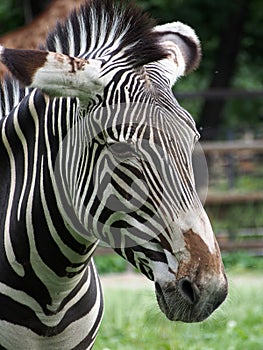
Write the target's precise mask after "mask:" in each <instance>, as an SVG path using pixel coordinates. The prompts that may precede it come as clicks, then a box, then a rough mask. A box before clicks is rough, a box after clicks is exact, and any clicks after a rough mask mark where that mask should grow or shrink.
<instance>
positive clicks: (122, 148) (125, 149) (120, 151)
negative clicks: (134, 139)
mask: <svg viewBox="0 0 263 350" xmlns="http://www.w3.org/2000/svg"><path fill="white" fill-rule="evenodd" d="M108 148H109V150H110V151H111V152H112V153H113V154H114V155H115V156H117V157H120V158H128V157H131V156H134V154H135V147H134V144H133V143H127V142H118V143H113V144H110V145H109V147H108Z"/></svg>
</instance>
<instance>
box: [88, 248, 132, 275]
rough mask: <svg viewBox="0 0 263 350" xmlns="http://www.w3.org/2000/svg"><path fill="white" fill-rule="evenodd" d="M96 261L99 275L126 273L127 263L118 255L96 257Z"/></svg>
mask: <svg viewBox="0 0 263 350" xmlns="http://www.w3.org/2000/svg"><path fill="white" fill-rule="evenodd" d="M94 260H95V264H96V267H97V270H98V272H99V274H104V273H116V272H124V271H125V270H127V264H128V263H127V261H126V260H124V259H123V258H122V257H120V256H119V255H117V254H116V253H113V254H110V255H97V256H96V255H95V257H94Z"/></svg>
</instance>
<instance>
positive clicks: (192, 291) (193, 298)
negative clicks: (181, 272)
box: [179, 278, 199, 304]
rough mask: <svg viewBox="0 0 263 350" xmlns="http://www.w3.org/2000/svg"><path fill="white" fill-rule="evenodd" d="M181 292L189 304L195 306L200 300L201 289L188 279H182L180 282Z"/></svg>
mask: <svg viewBox="0 0 263 350" xmlns="http://www.w3.org/2000/svg"><path fill="white" fill-rule="evenodd" d="M179 291H180V293H181V295H182V297H183V298H184V299H185V300H186V301H187V302H189V303H190V304H194V303H196V302H197V301H198V299H199V289H198V287H197V286H196V284H195V283H193V282H191V281H190V280H189V279H188V278H182V279H181V280H180V281H179Z"/></svg>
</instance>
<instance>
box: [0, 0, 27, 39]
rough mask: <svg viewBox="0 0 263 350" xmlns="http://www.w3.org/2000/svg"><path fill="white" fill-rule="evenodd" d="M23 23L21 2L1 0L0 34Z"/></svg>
mask: <svg viewBox="0 0 263 350" xmlns="http://www.w3.org/2000/svg"><path fill="white" fill-rule="evenodd" d="M23 24H24V13H23V7H22V2H20V1H19V2H18V1H16V0H1V2H0V34H2V33H6V32H8V31H10V30H12V29H14V28H17V27H19V26H21V25H23Z"/></svg>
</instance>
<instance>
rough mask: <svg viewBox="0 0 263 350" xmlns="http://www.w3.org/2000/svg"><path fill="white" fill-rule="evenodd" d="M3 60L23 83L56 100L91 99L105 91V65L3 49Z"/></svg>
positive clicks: (60, 55) (65, 57)
mask: <svg viewBox="0 0 263 350" xmlns="http://www.w3.org/2000/svg"><path fill="white" fill-rule="evenodd" d="M0 61H1V62H2V63H4V64H5V65H6V66H7V68H8V69H9V71H10V72H11V73H12V74H13V75H14V77H15V78H17V79H18V80H19V81H20V82H21V83H22V84H24V85H26V86H29V87H33V88H39V89H41V90H42V91H43V92H45V93H46V94H47V95H49V96H52V97H79V98H80V99H84V100H87V99H89V98H91V97H93V96H94V95H95V94H98V93H99V92H100V91H102V89H103V86H104V84H103V83H104V81H103V79H101V78H100V76H99V75H100V66H101V62H100V61H98V60H94V59H90V60H84V59H80V58H76V57H70V56H67V55H63V54H60V53H56V52H50V51H41V50H16V49H7V48H4V47H3V46H0Z"/></svg>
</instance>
